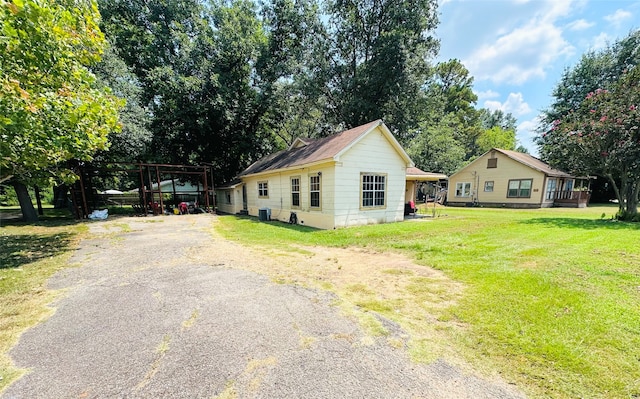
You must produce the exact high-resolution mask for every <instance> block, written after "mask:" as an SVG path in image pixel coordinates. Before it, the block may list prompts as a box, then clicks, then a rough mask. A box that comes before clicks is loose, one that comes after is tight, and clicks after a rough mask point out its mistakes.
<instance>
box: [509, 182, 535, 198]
mask: <svg viewBox="0 0 640 399" xmlns="http://www.w3.org/2000/svg"><path fill="white" fill-rule="evenodd" d="M531 182H532V180H531V179H525V180H509V190H508V191H507V197H509V198H531Z"/></svg>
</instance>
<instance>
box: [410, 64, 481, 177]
mask: <svg viewBox="0 0 640 399" xmlns="http://www.w3.org/2000/svg"><path fill="white" fill-rule="evenodd" d="M425 87H426V92H425V101H424V106H423V108H422V112H421V114H420V123H419V125H418V128H417V129H416V130H415V132H414V133H413V134H412V135H411V140H409V142H408V143H406V144H407V148H408V152H409V155H411V157H412V158H413V159H414V161H415V162H416V164H417V165H418V167H420V168H423V169H425V170H429V171H433V172H442V173H446V174H451V173H453V172H455V171H456V170H457V169H459V168H460V167H462V166H463V165H464V164H465V163H466V162H468V161H469V160H470V159H473V157H475V156H477V155H479V147H478V143H477V140H478V137H479V136H480V135H481V134H482V132H483V129H482V126H481V124H480V118H479V112H478V111H477V110H476V109H475V107H474V106H475V103H476V101H477V96H476V95H475V94H474V93H473V77H472V76H471V75H470V74H469V71H468V70H467V69H466V67H465V66H464V65H463V64H462V63H461V62H460V61H458V60H456V59H452V60H449V61H445V62H441V63H438V64H436V65H435V66H434V67H433V68H432V75H431V76H430V77H429V79H428V80H427V82H426V84H425Z"/></svg>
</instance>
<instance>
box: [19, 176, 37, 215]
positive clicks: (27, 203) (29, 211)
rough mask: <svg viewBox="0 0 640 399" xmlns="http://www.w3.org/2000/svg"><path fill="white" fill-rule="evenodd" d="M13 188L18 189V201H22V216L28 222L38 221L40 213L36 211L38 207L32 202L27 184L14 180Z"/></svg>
mask: <svg viewBox="0 0 640 399" xmlns="http://www.w3.org/2000/svg"><path fill="white" fill-rule="evenodd" d="M13 188H14V189H15V190H16V195H17V196H18V201H19V202H20V210H21V211H22V217H23V219H24V221H25V222H28V223H34V222H37V221H38V214H37V213H36V209H35V208H34V207H33V203H32V202H31V197H30V196H29V191H28V190H27V186H25V185H24V184H22V183H20V182H14V183H13Z"/></svg>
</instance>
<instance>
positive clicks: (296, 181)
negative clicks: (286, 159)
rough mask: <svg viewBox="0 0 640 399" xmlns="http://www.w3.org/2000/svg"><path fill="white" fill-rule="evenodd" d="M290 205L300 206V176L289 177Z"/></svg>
mask: <svg viewBox="0 0 640 399" xmlns="http://www.w3.org/2000/svg"><path fill="white" fill-rule="evenodd" d="M291 206H292V207H299V206H300V178H299V177H292V178H291Z"/></svg>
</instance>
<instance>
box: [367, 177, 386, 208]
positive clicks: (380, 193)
mask: <svg viewBox="0 0 640 399" xmlns="http://www.w3.org/2000/svg"><path fill="white" fill-rule="evenodd" d="M361 176H362V177H361V180H362V207H363V208H380V207H384V206H385V193H386V188H387V184H386V183H387V176H386V175H379V174H373V173H363V174H362V175H361Z"/></svg>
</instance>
